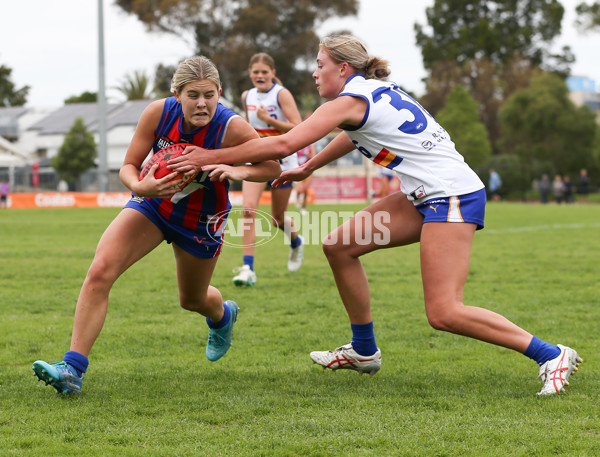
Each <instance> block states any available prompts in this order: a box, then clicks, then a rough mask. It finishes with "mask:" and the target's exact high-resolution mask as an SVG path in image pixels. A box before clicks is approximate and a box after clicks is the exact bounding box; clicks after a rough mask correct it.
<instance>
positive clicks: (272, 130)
mask: <svg viewBox="0 0 600 457" xmlns="http://www.w3.org/2000/svg"><path fill="white" fill-rule="evenodd" d="M248 74H249V76H250V79H251V81H252V84H253V85H254V87H253V88H252V89H249V90H246V91H244V93H242V103H243V105H244V111H245V112H246V120H247V121H248V122H249V123H250V125H251V126H252V127H254V128H255V129H256V131H257V132H258V135H259V136H260V137H269V136H277V135H282V134H283V133H285V132H287V131H289V130H291V129H292V128H293V127H294V126H295V125H297V124H299V123H300V121H301V118H300V113H299V111H298V107H297V106H296V102H295V100H294V97H293V96H292V93H291V92H290V91H289V90H288V89H286V88H285V87H283V86H282V84H281V81H279V79H278V78H277V77H276V76H275V62H274V60H273V58H272V57H271V56H270V55H268V54H266V53H264V52H261V53H258V54H254V55H253V56H252V57H251V58H250V65H249V67H248ZM280 164H281V169H282V170H290V169H292V168H294V167H297V166H298V157H297V155H296V154H291V155H289V156H287V157H284V158H282V159H280ZM266 185H267V183H259V182H249V181H244V183H243V184H242V195H243V203H242V206H243V217H244V219H245V223H244V233H243V235H242V242H243V244H244V247H243V256H244V257H243V261H244V264H243V265H242V266H241V267H238V268H236V269H235V270H234V272H235V273H237V274H236V275H235V276H234V278H233V283H234V284H235V285H236V286H253V285H254V284H256V273H255V271H254V245H255V242H256V227H255V216H256V210H257V209H258V204H259V201H260V197H261V195H262V193H263V191H264V190H265V188H266ZM291 192H292V185H291V183H289V184H287V185H284V186H280V187H279V188H278V189H274V188H273V189H272V190H271V217H272V218H273V223H274V224H275V226H276V227H279V228H280V229H282V230H284V231H285V233H286V235H287V236H288V237H289V240H290V252H289V258H288V270H289V271H297V270H298V269H299V268H300V266H301V265H302V260H303V255H304V245H303V244H302V237H301V236H299V235H298V232H297V230H296V227H295V226H294V221H293V220H292V218H290V217H287V216H286V215H285V211H286V210H287V207H288V202H289V200H290V194H291Z"/></svg>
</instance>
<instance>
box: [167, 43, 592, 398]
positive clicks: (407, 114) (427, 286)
mask: <svg viewBox="0 0 600 457" xmlns="http://www.w3.org/2000/svg"><path fill="white" fill-rule="evenodd" d="M388 75H389V69H388V65H387V62H386V61H384V60H381V59H379V58H376V57H370V56H369V55H368V53H367V51H366V49H365V47H364V45H363V44H362V43H361V42H360V41H359V40H358V39H356V38H355V37H353V36H349V35H345V36H331V37H327V38H325V39H324V40H323V41H322V42H321V44H320V49H319V53H318V55H317V69H316V71H315V72H314V74H313V77H314V79H315V82H316V84H317V89H318V91H319V94H320V95H321V96H322V97H324V98H327V99H330V101H328V102H327V103H325V104H323V105H322V106H321V107H319V108H318V109H317V110H316V111H315V112H314V113H313V114H312V116H310V117H309V118H308V119H307V120H305V121H303V122H302V123H301V124H299V125H297V126H296V127H295V128H294V129H293V130H291V131H290V132H288V133H286V134H284V135H281V136H278V137H273V138H261V139H258V140H252V141H249V142H248V143H246V144H244V146H243V147H235V148H231V149H223V150H221V151H219V154H216V153H215V152H212V151H205V150H200V149H199V148H198V149H197V148H187V149H186V151H187V154H186V155H183V156H182V157H179V158H176V159H173V160H171V161H170V163H172V164H173V165H172V169H175V170H178V171H182V172H195V171H196V170H198V169H202V170H209V169H212V168H213V167H218V166H214V165H212V166H211V165H209V164H211V163H213V164H214V163H220V162H221V161H226V162H236V161H238V160H241V159H242V158H244V159H245V160H265V159H280V158H282V157H285V156H287V155H289V154H293V153H294V152H295V151H297V150H298V149H300V148H302V147H304V146H307V145H309V144H311V143H314V142H315V141H317V140H318V139H319V138H322V137H323V136H325V135H326V134H327V133H329V132H330V131H332V130H333V129H335V128H336V127H339V128H341V129H343V130H344V131H345V133H342V134H340V135H338V136H337V137H336V138H335V139H334V140H333V141H332V142H331V143H330V144H329V145H328V146H327V147H326V148H325V149H323V151H321V153H319V154H317V155H316V156H315V157H314V158H313V159H311V160H310V161H308V162H307V163H306V164H305V165H303V166H301V167H299V168H297V169H294V170H290V171H287V172H284V173H282V175H281V176H280V178H278V179H277V180H276V182H275V185H278V184H280V183H285V182H288V181H292V180H293V181H299V180H302V179H304V178H306V176H308V175H309V174H310V173H312V172H313V171H314V170H316V169H318V168H320V167H322V166H324V165H325V164H327V163H329V162H331V161H333V160H335V159H337V158H339V157H342V156H343V155H345V154H347V153H349V152H350V151H352V150H353V149H354V148H356V149H358V150H359V151H360V152H361V153H362V154H363V155H365V156H366V157H367V158H369V159H371V160H373V161H374V162H375V163H377V164H379V165H381V166H384V167H386V168H389V169H392V170H394V171H395V172H396V173H398V176H399V177H400V182H401V190H402V192H396V193H393V194H391V195H389V196H387V197H385V198H382V199H381V200H379V201H377V202H375V203H373V204H372V205H370V206H368V207H367V208H365V209H363V210H362V211H360V212H358V213H357V214H356V215H355V216H354V218H353V219H351V220H349V221H348V222H346V223H345V224H343V225H342V226H340V227H338V229H337V230H335V231H333V232H332V233H330V234H329V236H328V237H327V238H326V239H325V241H324V243H323V250H324V252H325V255H326V256H327V260H328V261H329V264H330V266H331V269H332V271H333V276H334V278H335V281H336V284H337V287H338V291H339V293H340V296H341V299H342V302H343V303H344V306H345V307H346V312H347V313H348V316H349V318H350V323H351V328H352V335H353V336H352V341H351V343H350V344H346V345H344V346H341V347H338V348H337V349H335V350H333V351H316V352H312V353H311V354H310V357H311V358H312V360H313V361H314V362H315V363H318V364H320V365H322V366H323V367H325V368H330V369H333V370H337V369H340V368H346V369H352V370H356V371H358V372H359V373H369V374H371V375H374V374H375V373H377V371H378V370H379V368H380V366H381V351H380V350H379V348H378V347H377V345H376V344H375V336H374V333H373V322H372V317H371V303H370V293H369V282H368V281H367V276H366V273H365V271H364V269H363V266H362V264H361V261H360V257H361V256H363V255H364V254H367V253H369V252H372V251H375V250H378V249H382V248H389V247H396V246H404V245H408V244H412V243H416V242H420V244H421V275H422V280H423V288H424V298H425V311H426V314H427V318H428V320H429V323H430V324H431V326H432V327H434V328H435V329H438V330H443V331H447V332H452V333H456V334H458V335H464V336H468V337H471V338H476V339H478V340H481V341H486V342H488V343H492V344H496V345H499V346H503V347H506V348H509V349H513V350H515V351H518V352H520V353H523V354H525V355H526V356H528V357H530V358H532V359H534V360H535V361H536V362H537V363H538V364H539V365H540V372H539V374H540V377H541V378H542V379H543V381H544V386H543V387H542V390H541V391H540V392H539V394H541V395H545V394H554V393H556V392H559V391H561V390H563V387H564V385H565V384H566V383H567V380H568V378H569V375H570V374H571V373H572V372H573V371H574V370H576V368H577V365H578V364H579V362H581V358H580V357H579V355H578V354H577V352H575V351H574V350H573V349H571V348H568V347H565V346H561V345H559V346H555V345H553V344H549V343H546V342H544V341H541V340H539V339H538V338H536V337H535V336H533V335H531V334H530V333H528V332H526V331H525V330H523V329H521V328H520V327H518V326H517V325H515V324H513V323H512V322H510V321H509V320H507V319H506V318H504V317H503V316H501V315H499V314H496V313H494V312H492V311H489V310H486V309H482V308H478V307H473V306H466V305H464V304H463V289H464V285H465V282H466V279H467V275H468V270H469V261H470V255H471V247H472V242H473V237H474V234H475V231H476V230H477V229H481V228H483V224H484V212H485V203H486V197H485V186H484V184H483V183H482V182H481V180H480V179H479V178H478V177H477V175H476V174H475V173H474V172H473V171H472V170H471V169H470V168H469V166H468V165H467V164H466V163H465V162H464V159H463V157H462V156H461V155H460V154H459V153H458V152H457V151H456V149H455V146H454V143H453V142H452V141H451V139H450V137H449V136H448V133H447V132H446V131H445V130H444V129H443V128H442V127H441V126H440V125H439V124H438V123H437V122H436V121H435V119H433V117H431V115H430V114H429V113H428V112H426V111H425V110H424V109H423V108H422V107H421V106H420V105H419V103H417V102H416V101H415V100H414V99H412V98H411V97H410V96H409V95H407V94H406V93H405V92H403V91H402V90H401V89H400V88H399V87H398V86H397V85H396V84H394V83H392V82H385V81H383V79H385V78H386V77H387V76H388ZM215 174H216V175H218V168H217V171H216V172H215ZM365 233H366V234H372V236H371V239H370V240H369V239H367V241H366V242H365V237H364V235H365Z"/></svg>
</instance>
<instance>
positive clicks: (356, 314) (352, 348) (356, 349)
mask: <svg viewBox="0 0 600 457" xmlns="http://www.w3.org/2000/svg"><path fill="white" fill-rule="evenodd" d="M422 222H423V217H422V216H421V214H420V213H419V212H418V211H417V210H416V209H415V207H414V205H413V204H412V203H411V202H409V201H408V200H407V199H406V196H404V195H403V194H402V193H400V192H397V193H395V194H392V195H389V196H388V197H385V198H383V199H381V200H379V201H378V202H376V203H374V204H372V205H370V206H369V207H368V208H365V209H363V210H361V211H360V212H359V213H357V214H356V215H355V216H354V217H353V218H352V219H351V220H349V221H348V222H346V223H344V224H343V225H342V226H340V227H338V228H337V229H336V230H334V231H333V232H332V233H330V234H329V236H328V237H327V238H326V239H325V241H324V242H323V251H324V252H325V255H326V256H327V260H328V261H329V265H330V266H331V270H332V272H333V276H334V278H335V281H336V284H337V287H338V291H339V293H340V297H341V298H342V302H343V303H344V306H345V307H346V312H347V313H348V317H349V318H350V323H351V327H352V342H351V343H350V344H347V345H343V346H340V347H338V348H337V349H335V350H334V351H314V352H311V354H310V357H311V359H312V360H313V362H315V363H317V364H319V365H321V366H322V367H323V368H330V369H332V370H337V369H352V370H354V371H357V372H358V373H360V374H362V373H368V374H370V375H371V376H373V375H374V374H375V373H377V371H378V370H379V368H380V367H381V351H380V350H379V348H377V346H376V344H375V336H374V333H373V323H372V318H371V299H370V292H369V283H368V280H367V275H366V273H365V270H364V268H363V266H362V263H361V261H360V256H362V255H364V254H367V253H369V252H372V251H375V250H377V249H382V248H388V247H393V246H403V245H407V244H411V243H414V242H416V241H418V240H419V236H420V231H421V227H422ZM382 226H383V230H382Z"/></svg>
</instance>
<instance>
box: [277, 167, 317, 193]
mask: <svg viewBox="0 0 600 457" xmlns="http://www.w3.org/2000/svg"><path fill="white" fill-rule="evenodd" d="M311 174H312V173H311V172H309V171H307V170H306V168H305V167H304V165H302V166H299V167H296V168H292V169H291V170H288V171H284V172H283V173H281V175H280V176H279V178H277V179H276V180H274V181H273V183H272V184H271V187H274V188H275V189H277V188H278V187H280V186H283V185H284V184H287V183H289V182H292V181H304V180H305V179H306V178H308V177H309V176H310V175H311Z"/></svg>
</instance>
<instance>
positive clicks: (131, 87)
mask: <svg viewBox="0 0 600 457" xmlns="http://www.w3.org/2000/svg"><path fill="white" fill-rule="evenodd" d="M115 89H117V90H118V91H119V92H121V93H122V94H123V95H125V97H126V98H127V100H148V99H149V98H150V97H151V93H150V77H149V76H148V75H147V74H146V72H145V71H144V70H136V71H134V72H133V73H132V74H127V75H125V77H124V78H123V80H122V81H121V85H120V86H117V87H115Z"/></svg>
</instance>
